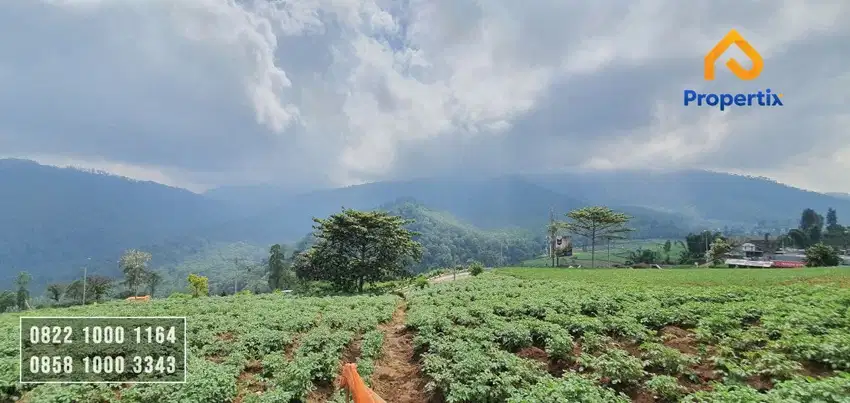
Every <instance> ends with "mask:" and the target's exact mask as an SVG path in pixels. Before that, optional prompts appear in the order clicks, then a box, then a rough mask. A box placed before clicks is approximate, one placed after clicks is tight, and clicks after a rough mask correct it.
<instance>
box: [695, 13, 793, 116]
mask: <svg viewBox="0 0 850 403" xmlns="http://www.w3.org/2000/svg"><path fill="white" fill-rule="evenodd" d="M732 45H735V46H737V47H738V48H739V49H741V51H742V52H744V54H745V55H746V56H747V57H748V58H749V59H750V61H751V62H752V67H750V68H749V69H745V68H744V66H742V65H741V64H740V63H738V61H737V60H735V59H733V58H729V60H728V61H726V67H727V68H728V69H729V70H730V71H731V72H732V74H734V75H735V76H737V77H738V78H739V79H741V80H744V81H752V80H755V79H756V78H758V77H759V76H760V75H761V71H762V69H764V59H762V57H761V55H760V54H759V52H758V51H757V50H756V49H755V48H754V47H753V46H752V45H750V43H749V42H747V40H746V39H744V37H743V36H741V34H740V33H738V31H736V30H734V29H733V30H730V31H729V33H728V34H726V36H724V37H723V39H721V40H720V42H717V44H716V45H714V48H712V49H711V50H710V51H709V52H708V54H706V55H705V63H704V66H703V75H704V78H705V80H706V81H713V80H714V77H715V71H716V64H717V60H718V59H720V56H723V53H725V52H726V50H728V49H729V48H730V47H731V46H732ZM684 95H685V106H690V105H692V104H693V105H696V106H711V107H718V106H719V108H720V110H721V111H724V110H726V109H729V108H731V107H732V106H736V107H737V106H741V107H755V106H784V105H783V104H782V99H781V98H782V93H775V92H771V90H770V88H767V89H765V90H764V91H762V90H758V91H755V92H750V93H700V92H698V91H695V90H688V89H686V90H685V94H684Z"/></svg>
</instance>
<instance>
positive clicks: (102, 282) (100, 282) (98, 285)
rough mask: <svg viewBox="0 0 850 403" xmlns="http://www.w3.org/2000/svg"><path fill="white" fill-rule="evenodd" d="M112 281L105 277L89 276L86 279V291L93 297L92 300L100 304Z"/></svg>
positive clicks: (110, 287)
mask: <svg viewBox="0 0 850 403" xmlns="http://www.w3.org/2000/svg"><path fill="white" fill-rule="evenodd" d="M112 285H113V280H112V279H111V278H109V277H106V276H91V277H89V278H88V279H87V284H86V289H87V290H88V291H89V292H91V293H92V295H94V300H95V301H97V302H100V301H101V300H102V299H103V296H104V295H106V294H107V293H109V290H111V289H112Z"/></svg>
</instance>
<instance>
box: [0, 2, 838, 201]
mask: <svg viewBox="0 0 850 403" xmlns="http://www.w3.org/2000/svg"><path fill="white" fill-rule="evenodd" d="M847 21H850V2H844V1H835V0H829V1H816V0H810V1H802V0H798V1H790V0H784V1H783V0H772V1H755V0H753V1H742V0H738V1H725V0H724V1H718V0H705V1H701V0H700V1H694V0H692V1H681V0H647V1H637V0H635V1H628V2H624V1H619V0H596V1H572V0H525V1H516V0H427V1H426V0H256V1H252V0H241V1H233V0H27V1H4V2H2V4H0V27H2V30H3V35H2V36H0V88H2V91H0V156H4V157H9V156H12V157H24V158H31V159H35V160H38V161H40V162H43V163H49V164H56V165H68V164H71V165H77V166H82V167H87V168H96V169H104V170H108V171H112V172H115V173H118V174H122V175H126V176H131V177H136V178H141V179H151V180H155V181H159V182H163V183H168V184H172V185H177V186H183V187H188V188H191V189H194V190H202V189H203V188H205V187H210V186H214V185H221V184H247V183H255V182H269V181H273V182H278V183H282V184H288V185H299V186H300V185H303V184H305V183H313V184H321V185H344V184H352V183H358V182H362V181H371V180H378V179H384V178H398V177H408V176H421V175H432V174H446V173H452V172H476V171H486V172H520V171H521V172H529V171H557V170H562V169H571V168H572V169H574V168H581V169H633V168H653V169H678V168H706V169H715V170H721V171H727V172H740V173H749V174H756V175H764V176H769V177H773V178H776V179H778V180H780V181H783V182H786V183H790V184H793V185H797V186H801V187H806V188H810V189H814V190H820V191H844V192H850V180H848V179H847V174H846V172H848V170H850V130H848V127H850V96H848V95H847V93H848V89H850V67H848V66H850V46H848V43H850V24H847ZM732 28H735V29H737V30H738V31H739V32H740V33H741V34H742V35H743V36H744V37H745V38H746V39H747V40H748V41H749V42H750V44H752V46H753V47H755V48H756V49H757V50H758V51H759V52H760V54H761V55H762V57H763V58H764V61H765V62H764V70H763V72H762V74H761V76H760V77H759V78H757V79H756V80H754V81H742V80H739V79H738V78H737V77H735V76H734V75H732V74H731V73H730V72H729V70H728V69H726V68H725V66H723V64H724V63H725V59H726V57H727V56H729V57H734V58H735V59H737V60H739V61H742V64H744V65H745V66H748V63H747V62H745V61H746V60H747V59H746V57H745V56H743V54H742V53H741V52H740V51H738V50H736V49H733V50H730V51H729V52H728V53H727V54H726V55H724V58H722V59H721V61H719V62H718V64H717V78H716V80H714V81H712V82H706V81H705V80H704V79H703V57H704V56H705V54H706V53H707V52H708V50H709V49H711V48H712V47H713V46H714V44H715V43H716V42H717V41H718V40H719V39H720V38H722V37H723V36H724V35H725V34H726V32H728V31H729V30H730V29H732ZM766 88H770V89H771V90H772V91H773V92H782V93H783V94H784V96H783V100H784V102H785V106H784V107H782V108H737V109H732V110H729V111H726V112H720V111H719V110H717V109H716V108H694V107H684V106H683V104H682V98H683V90H684V89H695V90H699V91H708V92H752V91H757V90H763V89H766Z"/></svg>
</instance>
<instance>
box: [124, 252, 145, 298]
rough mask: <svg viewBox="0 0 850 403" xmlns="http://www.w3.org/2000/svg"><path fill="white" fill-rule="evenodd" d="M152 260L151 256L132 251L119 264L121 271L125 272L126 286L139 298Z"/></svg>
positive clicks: (125, 253)
mask: <svg viewBox="0 0 850 403" xmlns="http://www.w3.org/2000/svg"><path fill="white" fill-rule="evenodd" d="M150 260H151V254H150V253H148V252H143V251H140V250H136V249H130V250H128V251H126V252H124V254H123V255H122V256H121V260H120V261H119V262H118V264H119V266H120V267H121V271H122V272H124V284H125V285H126V286H127V288H128V289H129V290H130V292H131V293H132V294H133V296H138V295H139V294H138V292H137V291H138V289H139V286H140V285H141V284H142V283H143V282H144V281H145V277H146V276H147V268H148V267H147V265H148V262H149V261H150Z"/></svg>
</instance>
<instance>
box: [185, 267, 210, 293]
mask: <svg viewBox="0 0 850 403" xmlns="http://www.w3.org/2000/svg"><path fill="white" fill-rule="evenodd" d="M188 280H189V288H191V290H192V296H193V297H201V296H204V297H206V296H208V295H210V283H209V280H208V279H207V278H206V277H204V276H199V275H197V274H194V273H192V274H189V278H188Z"/></svg>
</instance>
